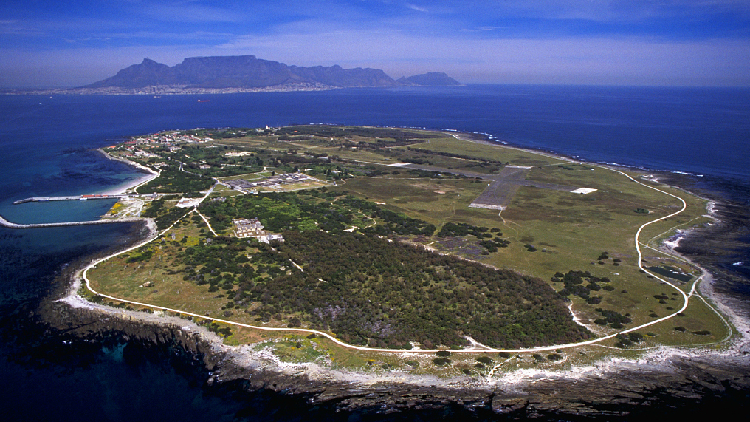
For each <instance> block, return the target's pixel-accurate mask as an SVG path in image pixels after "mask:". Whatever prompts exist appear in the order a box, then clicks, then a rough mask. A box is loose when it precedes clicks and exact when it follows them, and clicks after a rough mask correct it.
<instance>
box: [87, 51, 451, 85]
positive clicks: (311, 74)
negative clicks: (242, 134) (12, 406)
mask: <svg viewBox="0 0 750 422" xmlns="http://www.w3.org/2000/svg"><path fill="white" fill-rule="evenodd" d="M457 84H458V82H456V81H455V80H454V79H452V78H450V77H448V76H447V75H446V74H445V73H427V74H425V75H417V76H412V77H410V78H401V79H399V80H398V81H396V80H394V79H393V78H391V77H390V76H388V75H387V74H386V73H385V72H383V71H382V70H380V69H370V68H364V69H363V68H359V67H358V68H355V69H344V68H342V67H341V66H338V65H334V66H330V67H323V66H316V67H299V66H289V65H286V64H284V63H279V62H276V61H269V60H263V59H259V58H256V57H255V56H252V55H247V56H214V57H192V58H187V59H185V60H183V62H182V63H179V64H177V65H175V66H173V67H169V66H167V65H164V64H160V63H157V62H155V61H153V60H151V59H144V60H143V62H141V63H140V64H134V65H132V66H129V67H127V68H125V69H122V70H120V71H119V72H117V74H116V75H115V76H112V77H110V78H107V79H104V80H102V81H99V82H96V83H93V84H91V85H87V86H85V87H81V89H105V88H121V89H143V88H148V87H163V86H172V87H174V86H179V87H183V88H188V89H230V88H237V89H262V88H273V87H285V86H287V87H289V86H309V87H317V88H321V89H325V88H343V87H391V86H399V85H457Z"/></svg>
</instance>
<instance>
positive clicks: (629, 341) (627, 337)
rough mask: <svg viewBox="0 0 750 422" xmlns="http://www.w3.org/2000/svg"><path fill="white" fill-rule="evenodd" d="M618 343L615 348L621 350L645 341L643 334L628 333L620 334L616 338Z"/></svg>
mask: <svg viewBox="0 0 750 422" xmlns="http://www.w3.org/2000/svg"><path fill="white" fill-rule="evenodd" d="M616 338H617V343H616V344H615V346H617V347H619V348H622V349H624V348H626V347H630V346H632V345H633V343H640V342H642V341H643V334H641V333H627V334H618V335H617V336H616Z"/></svg>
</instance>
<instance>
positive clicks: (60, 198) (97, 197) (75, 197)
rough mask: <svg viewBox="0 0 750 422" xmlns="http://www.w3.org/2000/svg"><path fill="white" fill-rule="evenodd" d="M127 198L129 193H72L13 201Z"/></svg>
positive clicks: (16, 202) (22, 202)
mask: <svg viewBox="0 0 750 422" xmlns="http://www.w3.org/2000/svg"><path fill="white" fill-rule="evenodd" d="M121 198H127V195H103V194H94V195H72V196H32V197H30V198H26V199H19V200H18V201H15V202H13V205H19V204H25V203H27V202H48V201H88V200H93V199H121Z"/></svg>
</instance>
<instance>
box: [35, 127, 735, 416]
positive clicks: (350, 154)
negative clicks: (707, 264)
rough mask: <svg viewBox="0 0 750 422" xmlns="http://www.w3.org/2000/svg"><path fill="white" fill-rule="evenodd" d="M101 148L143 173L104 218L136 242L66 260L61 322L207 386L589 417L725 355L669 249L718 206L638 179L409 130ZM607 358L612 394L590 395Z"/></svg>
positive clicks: (726, 338)
mask: <svg viewBox="0 0 750 422" xmlns="http://www.w3.org/2000/svg"><path fill="white" fill-rule="evenodd" d="M102 152H103V153H105V154H106V155H107V156H108V157H111V158H113V159H120V160H126V161H128V162H130V163H133V164H134V165H137V166H139V167H141V168H143V169H148V171H149V172H150V176H149V177H148V178H147V179H144V180H142V181H140V182H139V183H138V185H136V186H133V187H131V188H129V189H128V190H127V191H126V192H123V193H122V194H121V195H120V196H119V197H118V199H119V200H118V202H117V203H116V204H115V205H114V206H113V207H112V209H111V210H110V211H109V212H108V213H107V215H105V216H103V217H102V220H100V221H111V222H116V221H119V220H121V219H126V220H127V221H133V220H134V219H135V220H137V219H142V220H143V221H146V222H147V224H146V225H145V226H144V233H145V235H144V239H143V240H140V241H139V242H137V243H136V244H134V245H132V246H131V247H129V248H127V249H125V250H121V251H117V252H116V253H113V254H108V255H107V256H102V257H97V258H96V259H94V260H93V261H91V262H90V263H88V264H87V265H85V266H83V268H80V269H79V270H78V271H76V272H74V273H71V279H72V280H73V283H72V287H71V290H70V291H69V292H67V294H66V295H65V296H64V297H63V298H62V299H60V301H58V302H56V306H63V305H64V306H69V307H72V308H74V309H78V310H80V311H81V312H83V313H84V314H85V315H86V316H85V317H79V318H83V319H86V318H88V320H90V321H91V325H85V324H81V323H80V321H79V322H70V321H68V322H64V323H63V322H61V326H65V324H69V325H70V327H73V328H71V329H73V330H78V331H80V332H81V333H82V335H92V333H97V332H98V331H97V330H102V329H103V328H102V327H110V328H111V327H119V328H118V329H122V330H123V331H126V332H131V335H132V336H142V337H145V338H151V339H152V340H154V341H161V342H166V343H170V344H172V343H174V344H177V345H179V346H180V347H182V348H187V349H190V350H192V351H193V352H194V353H195V354H196V356H199V357H200V359H201V362H203V364H204V365H205V366H206V368H208V370H210V371H211V375H210V376H209V382H210V383H216V382H229V381H233V380H244V381H245V382H247V383H248V384H247V385H248V386H249V387H248V388H271V389H274V390H276V391H281V390H284V391H291V392H296V393H300V394H308V395H309V397H310V398H309V400H310V401H311V402H316V403H318V402H320V403H325V402H329V401H333V402H337V403H339V404H340V406H341V407H342V408H347V407H349V408H354V407H362V406H382V405H383V404H384V403H385V404H387V406H389V408H392V409H398V408H399V407H403V408H406V407H410V406H428V405H430V404H439V403H446V402H454V403H459V404H461V405H463V406H468V407H472V406H476V407H484V408H491V410H492V411H493V412H496V413H504V412H513V411H519V409H521V411H523V412H525V413H524V414H525V415H527V416H528V415H533V411H534V410H533V409H534V406H536V408H537V409H540V408H544V407H545V406H547V408H549V407H553V406H560V407H565V406H567V408H568V410H570V409H572V410H570V412H571V413H575V414H585V413H586V411H591V409H598V408H597V406H604V407H606V406H607V405H611V404H612V403H613V402H612V400H615V399H616V400H621V401H620V403H624V402H628V400H630V401H631V402H635V401H637V400H638V399H637V397H636V396H637V395H638V392H639V391H640V392H642V391H645V390H646V389H648V388H651V387H653V385H654V384H655V383H657V381H654V378H653V377H657V378H658V379H659V380H660V381H658V382H664V380H665V378H664V377H665V375H664V374H663V373H661V372H659V371H657V370H656V369H654V368H655V367H656V366H658V365H661V364H664V365H667V366H668V363H665V362H666V361H667V360H669V359H671V356H673V354H674V353H675V351H680V352H678V353H680V354H682V355H683V356H684V354H685V353H688V354H690V353H693V352H691V351H694V355H695V356H701V355H705V354H707V353H729V355H731V356H734V355H733V354H732V353H730V352H729V351H731V350H732V348H733V347H734V346H735V343H734V341H735V340H736V339H737V338H738V335H739V334H738V331H737V329H736V328H735V327H734V325H733V323H732V322H731V321H730V319H729V318H728V317H727V316H726V314H727V312H728V310H726V309H721V310H720V309H719V308H720V306H721V305H720V304H719V303H717V302H716V301H715V300H714V298H713V297H712V295H711V290H710V274H709V273H707V272H706V271H704V270H703V269H702V268H701V267H700V266H698V265H697V264H694V263H692V262H691V261H690V260H688V259H686V258H684V257H682V256H680V255H679V254H678V253H676V252H675V251H674V249H673V248H674V246H675V244H676V243H677V241H678V240H679V238H680V237H681V236H684V235H685V234H686V233H688V232H689V231H690V230H693V229H694V228H696V227H700V226H702V225H705V224H710V223H711V222H712V218H713V217H712V216H711V215H710V208H711V203H710V201H707V200H706V199H703V198H701V197H698V196H696V195H694V194H691V193H689V192H687V191H685V190H682V189H679V188H676V187H673V186H669V185H665V184H663V183H660V182H659V180H658V177H656V176H654V175H653V174H650V173H647V172H642V171H635V170H632V169H624V168H617V167H613V166H607V165H599V164H591V163H585V162H580V161H577V160H574V159H570V158H566V157H561V156H554V155H551V154H546V153H542V152H538V151H529V150H522V149H518V148H512V147H508V146H505V145H501V144H499V143H497V142H493V141H492V140H489V139H487V137H486V136H484V135H482V134H466V133H459V132H453V131H430V130H423V129H412V128H383V127H350V126H330V125H300V126H288V127H264V128H221V129H192V130H180V131H166V132H160V133H154V134H150V135H143V136H138V137H134V138H132V139H130V140H128V141H126V142H122V143H119V144H116V145H113V146H110V147H107V148H103V149H102ZM50 312H59V309H58V310H56V311H50ZM102 315H106V319H104V320H103V319H102V317H101V316H102ZM105 321H106V322H105ZM138 324H140V325H146V326H150V327H152V328H149V329H145V331H144V330H143V329H140V328H139V329H135V328H133V326H134V325H135V326H137V325H138ZM94 327H99V328H94ZM128 327H130V328H128ZM145 333H150V334H145ZM154 333H156V334H154ZM739 359H740V360H741V358H739ZM644 360H645V361H647V362H650V363H649V365H651V366H649V371H640V370H639V369H634V368H635V367H634V366H633V365H635V364H632V365H631V364H629V363H628V362H642V361H644ZM730 360H731V359H730ZM616 362H620V363H623V362H624V364H623V365H624V366H625V367H626V368H625V369H622V368H618V366H617V364H616ZM689 362H692V361H689V360H687V359H686V360H685V361H684V365H691V364H692V365H698V364H697V363H695V362H693V363H689ZM729 366H731V365H730V364H727V366H721V365H720V368H721V369H720V370H721V371H727V372H729V371H730V369H727V368H728V367H729ZM606 368H612V370H613V371H618V372H617V374H619V375H618V376H621V377H622V383H621V385H620V387H618V388H621V389H623V390H624V391H620V390H617V391H616V392H612V390H611V389H613V388H616V387H613V386H612V385H610V384H608V385H607V388H608V389H609V390H607V389H604V388H602V386H601V385H599V386H598V387H597V384H596V383H597V382H599V381H600V379H601V377H602V376H603V375H602V374H606V373H607V369H606ZM628 370H632V372H631V373H629V372H628ZM706 371H708V370H706ZM716 371H718V370H716ZM709 372H710V371H709ZM537 374H538V376H537ZM596 374H598V375H596ZM724 375H726V374H724ZM570 376H573V377H576V376H578V377H580V378H578V379H580V380H581V383H580V385H579V386H578V387H576V388H577V389H576V388H572V389H570V390H566V392H560V391H559V389H560V388H561V387H560V384H559V383H562V382H565V380H566V379H567V378H566V377H570ZM649 377H651V378H649ZM529 380H531V381H529ZM536 381H540V383H537V384H535V382H536ZM523 382H525V383H526V384H523V385H524V386H525V387H523V388H521V387H519V386H518V385H519V384H518V383H523ZM676 385H679V382H677V383H676ZM534 388H541V390H540V391H543V392H544V394H542V397H546V398H542V399H539V398H538V397H536V396H535V397H536V398H533V397H531V398H530V396H529V391H530V389H534ZM675 388H677V387H675ZM550 389H552V390H554V391H555V393H554V394H553V395H554V396H555V398H550V397H549V395H550V394H552V393H551V392H550V391H551V390H550ZM581 394H588V395H587V396H586V397H585V398H582V397H581ZM618 394H620V395H625V396H626V397H629V398H626V399H623V398H622V396H618ZM629 394H630V395H632V397H631V396H628V395H629ZM605 395H606V399H605V398H604V396H605ZM618 397H619V398H618ZM534 400H537V402H535V401H534ZM539 400H541V401H539ZM535 403H536V404H535ZM587 409H588V410H587Z"/></svg>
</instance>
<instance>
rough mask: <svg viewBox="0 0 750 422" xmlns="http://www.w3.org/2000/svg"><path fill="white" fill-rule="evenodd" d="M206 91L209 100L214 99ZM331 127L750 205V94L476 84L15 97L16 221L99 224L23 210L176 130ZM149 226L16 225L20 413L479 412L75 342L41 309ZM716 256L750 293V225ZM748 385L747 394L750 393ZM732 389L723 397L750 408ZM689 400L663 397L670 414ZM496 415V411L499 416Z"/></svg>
mask: <svg viewBox="0 0 750 422" xmlns="http://www.w3.org/2000/svg"><path fill="white" fill-rule="evenodd" d="M198 100H201V101H198ZM295 123H331V124H346V125H375V126H399V127H424V128H428V129H451V130H458V131H464V132H478V133H484V134H487V135H488V136H491V137H492V139H493V140H495V141H497V142H502V143H506V144H509V145H514V146H520V147H524V148H533V149H538V150H544V151H550V152H555V153H558V154H563V155H567V156H571V157H576V158H580V159H582V160H587V161H593V162H601V163H617V164H620V165H625V166H632V167H638V168H643V169H649V170H654V171H657V170H658V171H665V172H671V174H674V175H676V176H679V177H682V178H683V179H684V180H687V181H688V182H689V184H691V186H693V187H694V188H695V189H696V190H698V191H701V192H705V193H706V194H709V195H712V196H713V197H715V198H717V199H720V200H723V201H727V202H731V203H733V204H736V206H737V207H740V208H742V207H744V208H745V209H746V208H747V206H748V205H750V165H748V164H749V163H750V89H744V88H656V87H581V86H505V85H469V86H462V87H439V88H438V87H435V88H426V87H417V88H398V89H344V90H334V91H322V92H289V93H248V94H225V95H199V96H162V97H160V98H154V97H150V96H52V97H49V96H0V215H2V216H3V217H5V218H6V219H8V220H10V221H13V222H16V223H35V222H53V221H83V220H89V219H94V218H96V217H97V216H99V215H101V214H102V213H103V212H104V211H106V210H107V209H108V208H109V206H111V202H110V201H86V202H75V203H54V204H53V203H36V204H23V205H13V204H12V202H13V201H16V200H18V199H23V198H26V197H29V196H55V195H73V194H82V193H96V192H103V191H106V190H110V189H112V188H114V187H117V186H120V185H122V184H125V183H127V182H128V181H132V180H134V179H136V178H138V177H140V176H141V174H140V173H138V172H137V171H136V170H134V169H133V168H131V167H129V166H127V165H125V164H122V163H119V162H116V161H111V160H107V159H106V158H104V157H103V156H102V155H101V154H99V153H97V152H96V151H95V149H96V148H99V147H103V146H107V145H110V144H112V143H114V142H118V141H120V140H123V139H126V138H127V137H130V136H134V135H140V134H146V133H151V132H156V131H161V130H167V129H189V128H195V127H229V126H239V127H261V126H266V125H268V126H279V125H288V124H295ZM132 230H133V226H132V225H130V224H113V225H106V226H79V227H65V228H49V229H32V230H11V229H6V228H0V286H2V289H0V376H2V378H3V383H1V384H0V409H3V412H4V414H6V415H9V417H11V418H12V419H14V420H49V419H55V420H62V421H65V420H77V421H80V420H111V421H119V420H123V421H124V420H134V419H135V420H159V421H165V420H180V421H192V420H196V421H197V420H216V421H222V420H251V421H314V420H468V419H483V418H485V417H486V416H487V415H485V414H482V413H481V412H480V413H471V414H466V413H465V411H463V410H462V409H460V407H459V408H452V407H446V408H445V409H443V410H441V411H430V412H428V411H423V412H416V411H415V412H412V413H409V414H400V415H382V414H375V413H347V412H336V411H334V410H333V409H329V408H325V407H313V406H310V405H307V404H305V402H304V400H301V399H299V398H295V397H291V396H284V395H278V394H275V393H270V392H259V393H253V394H244V395H238V393H237V392H236V391H232V390H231V389H228V388H205V387H204V386H203V384H202V378H201V374H200V373H199V372H200V371H198V370H197V369H195V368H192V367H189V366H186V364H184V363H183V362H182V361H181V360H180V359H178V358H176V357H174V355H173V354H170V353H168V352H166V351H159V350H151V349H148V348H144V347H142V346H139V345H135V344H129V343H128V342H126V341H124V340H117V339H116V336H115V339H114V340H113V341H111V342H109V343H107V344H75V343H74V344H69V342H68V341H67V340H61V338H60V337H59V335H58V334H51V333H50V332H49V331H48V330H46V329H45V328H44V326H43V324H39V323H37V321H35V319H34V317H33V316H34V315H35V309H36V307H37V306H38V304H39V303H40V301H41V300H42V299H43V298H45V297H46V296H47V295H48V294H49V293H50V292H52V291H55V290H56V289H59V288H60V286H58V285H56V284H55V283H56V282H55V276H56V275H57V274H59V272H60V271H63V270H64V269H65V268H66V266H67V265H69V264H70V263H72V262H75V261H77V260H80V259H82V258H84V257H86V256H89V255H91V254H94V253H100V252H102V251H106V250H110V249H113V248H117V247H119V246H121V245H123V244H125V243H126V242H128V240H129V239H130V237H131V236H132V233H131V232H132ZM736 230H737V231H738V236H737V240H736V242H735V243H733V244H732V247H731V248H730V249H731V250H727V251H724V252H723V253H722V254H720V255H719V256H717V257H716V258H715V261H716V262H715V264H716V266H717V268H720V269H721V270H722V271H726V272H727V273H728V274H731V275H732V277H733V280H735V281H734V282H733V283H732V284H731V285H729V284H727V286H725V287H726V290H727V291H729V292H730V293H732V294H733V295H734V297H736V298H737V300H738V301H739V302H741V303H744V304H746V305H747V304H750V284H748V283H747V280H750V229H749V228H748V226H747V225H746V224H745V223H739V224H738V225H737V227H736ZM738 280H739V281H738ZM745 395H746V393H745ZM732 400H734V401H736V395H731V396H730V395H728V396H727V398H726V399H725V402H723V403H722V402H721V401H719V403H722V405H736V404H738V403H735V402H733V401H732ZM672 405H673V404H667V403H661V404H660V402H659V401H658V400H657V401H655V402H654V404H653V406H654V412H655V413H662V412H664V411H666V410H667V409H668V408H669V406H672ZM490 416H491V415H490Z"/></svg>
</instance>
